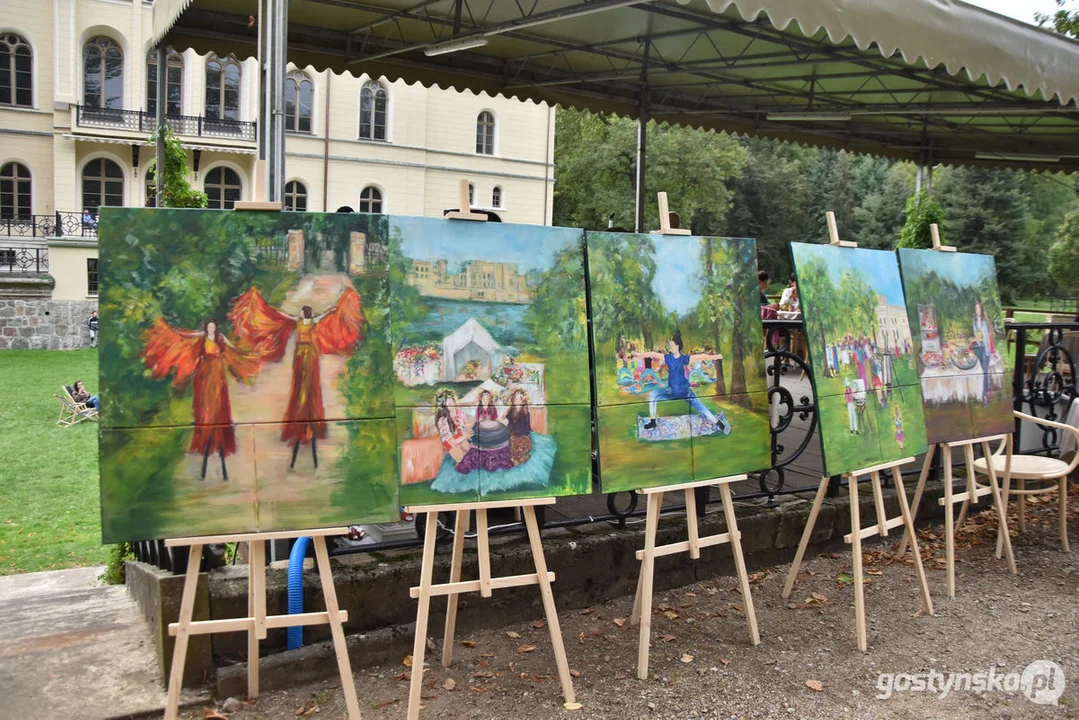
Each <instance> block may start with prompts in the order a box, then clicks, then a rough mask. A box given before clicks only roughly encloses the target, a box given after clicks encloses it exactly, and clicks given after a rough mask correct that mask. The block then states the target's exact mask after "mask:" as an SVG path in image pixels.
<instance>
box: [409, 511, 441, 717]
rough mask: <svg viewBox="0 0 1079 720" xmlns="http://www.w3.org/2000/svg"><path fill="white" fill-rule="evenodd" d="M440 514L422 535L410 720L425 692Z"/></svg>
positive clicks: (431, 514) (417, 714) (417, 713)
mask: <svg viewBox="0 0 1079 720" xmlns="http://www.w3.org/2000/svg"><path fill="white" fill-rule="evenodd" d="M437 529H438V513H437V512H429V513H427V528H426V531H425V532H424V534H423V565H421V566H420V596H419V598H418V602H419V605H418V606H417V609H416V638H415V640H414V641H413V643H412V677H411V678H410V680H409V684H408V720H419V717H420V695H421V694H422V692H423V653H424V650H426V649H427V615H428V613H429V612H430V610H431V576H432V575H433V574H434V564H435V531H436V530H437Z"/></svg>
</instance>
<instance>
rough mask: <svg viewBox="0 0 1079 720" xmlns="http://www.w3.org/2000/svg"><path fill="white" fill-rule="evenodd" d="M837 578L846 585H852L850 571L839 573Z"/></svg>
mask: <svg viewBox="0 0 1079 720" xmlns="http://www.w3.org/2000/svg"><path fill="white" fill-rule="evenodd" d="M835 579H836V581H837V582H841V583H843V584H844V585H850V581H851V577H850V575H849V574H848V573H837V574H836V576H835Z"/></svg>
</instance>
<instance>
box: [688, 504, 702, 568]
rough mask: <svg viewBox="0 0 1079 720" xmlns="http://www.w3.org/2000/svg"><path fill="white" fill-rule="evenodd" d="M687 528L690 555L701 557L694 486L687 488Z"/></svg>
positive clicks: (696, 558) (693, 557) (694, 557)
mask: <svg viewBox="0 0 1079 720" xmlns="http://www.w3.org/2000/svg"><path fill="white" fill-rule="evenodd" d="M685 495H686V529H687V530H688V532H689V557H690V558H692V559H693V560H700V559H701V544H700V530H699V528H698V526H697V493H696V490H695V489H694V488H686V490H685Z"/></svg>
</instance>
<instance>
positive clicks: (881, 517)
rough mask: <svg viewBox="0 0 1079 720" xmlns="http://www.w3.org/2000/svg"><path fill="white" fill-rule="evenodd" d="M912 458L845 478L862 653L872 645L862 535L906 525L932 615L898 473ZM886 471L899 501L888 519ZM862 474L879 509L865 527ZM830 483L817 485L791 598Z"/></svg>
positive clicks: (786, 591) (790, 581) (787, 588)
mask: <svg viewBox="0 0 1079 720" xmlns="http://www.w3.org/2000/svg"><path fill="white" fill-rule="evenodd" d="M913 461H914V458H912V457H909V458H904V459H902V460H896V461H893V462H887V463H883V464H880V465H873V466H871V467H867V468H863V469H861V470H855V471H853V472H849V473H844V477H846V478H847V489H848V492H849V493H850V526H851V532H850V533H848V534H847V535H844V536H843V542H846V543H850V544H851V556H852V565H853V570H852V572H851V575H853V578H852V579H853V581H854V616H855V623H856V627H857V635H858V649H859V650H861V651H862V652H865V651H866V650H867V649H868V647H869V645H868V642H867V640H866V633H865V587H864V584H865V583H864V578H863V577H862V539H863V538H867V537H871V536H873V535H880V536H881V537H887V535H888V531H889V530H891V529H893V528H896V527H899V526H900V525H902V526H903V527H904V528H906V532H908V533H910V537H911V541H910V542H911V548H912V550H913V553H914V570H915V573H916V574H917V576H918V586H919V588H920V590H921V595H922V609H923V610H924V611H925V613H926V614H927V615H932V614H933V599H932V598H931V597H930V596H929V584H928V583H927V582H926V578H925V568H923V567H922V556H921V555H920V554H919V553H918V540H917V538H916V537H915V536H914V516H913V515H912V514H911V510H910V506H909V505H908V504H907V493H906V490H905V489H904V488H903V475H902V474H901V473H900V472H899V467H900V466H901V465H906V464H907V463H909V462H913ZM884 470H891V471H892V482H893V483H895V491H896V497H897V499H898V500H899V510H900V516H899V517H895V518H889V517H888V516H887V513H886V512H885V510H884V495H883V492H882V490H881V485H880V473H881V472H882V471H884ZM863 475H869V476H870V478H871V480H872V484H873V503H874V505H875V506H876V509H877V522H876V523H874V524H873V525H868V526H866V527H862V520H861V508H860V507H859V506H858V478H859V477H860V476H863ZM829 482H830V480H829V478H828V477H823V478H821V482H820V486H819V487H818V488H817V496H816V498H815V499H814V500H813V507H812V509H811V510H810V511H809V520H808V521H807V522H806V526H805V530H804V531H803V532H802V540H801V542H799V543H798V552H797V553H795V555H794V562H793V563H792V564H791V569H790V572H788V573H787V582H786V584H785V585H784V586H783V597H784V598H788V597H790V594H791V589H792V588H793V587H794V580H795V578H796V577H797V576H798V568H799V567H800V566H801V564H802V558H803V557H804V556H805V551H806V547H807V546H808V545H809V538H810V537H811V536H812V535H813V526H814V525H815V524H816V522H817V513H818V512H820V506H821V503H822V502H823V501H824V496H825V494H826V493H827V491H828V484H829Z"/></svg>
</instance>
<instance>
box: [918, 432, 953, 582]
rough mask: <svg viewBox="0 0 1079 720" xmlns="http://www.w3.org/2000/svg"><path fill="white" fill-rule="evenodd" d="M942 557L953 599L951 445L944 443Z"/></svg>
mask: <svg viewBox="0 0 1079 720" xmlns="http://www.w3.org/2000/svg"><path fill="white" fill-rule="evenodd" d="M943 463H944V498H943V500H944V502H943V505H944V538H945V542H944V557H945V572H946V577H947V583H946V586H947V591H948V597H950V598H952V599H955V524H954V517H953V516H952V506H953V505H954V504H955V500H954V499H953V497H952V446H951V445H949V444H947V443H945V445H944V459H943ZM912 542H913V538H912Z"/></svg>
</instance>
